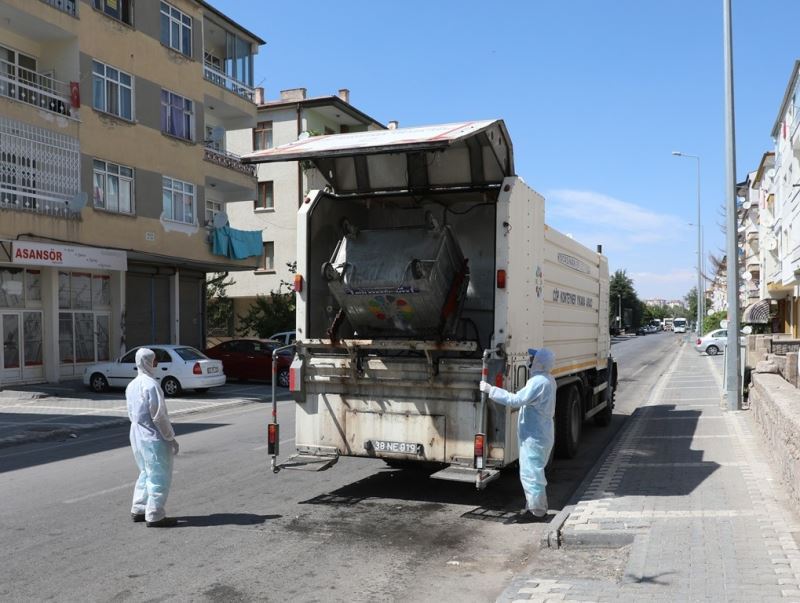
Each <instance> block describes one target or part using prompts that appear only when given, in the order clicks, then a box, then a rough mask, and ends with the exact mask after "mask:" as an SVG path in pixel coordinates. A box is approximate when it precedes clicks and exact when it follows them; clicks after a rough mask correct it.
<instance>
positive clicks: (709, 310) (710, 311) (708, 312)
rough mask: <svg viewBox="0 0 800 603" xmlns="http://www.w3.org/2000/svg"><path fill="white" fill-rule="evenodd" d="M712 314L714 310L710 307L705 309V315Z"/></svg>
mask: <svg viewBox="0 0 800 603" xmlns="http://www.w3.org/2000/svg"><path fill="white" fill-rule="evenodd" d="M713 314H714V310H712V309H711V308H709V309H708V311H706V316H712V315H713Z"/></svg>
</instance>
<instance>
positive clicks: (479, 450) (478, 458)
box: [475, 433, 486, 469]
mask: <svg viewBox="0 0 800 603" xmlns="http://www.w3.org/2000/svg"><path fill="white" fill-rule="evenodd" d="M485 452H486V435H485V434H483V433H476V434H475V468H476V469H483V466H484V454H485Z"/></svg>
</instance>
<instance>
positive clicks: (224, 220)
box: [211, 211, 228, 228]
mask: <svg viewBox="0 0 800 603" xmlns="http://www.w3.org/2000/svg"><path fill="white" fill-rule="evenodd" d="M211 223H212V224H213V225H214V228H222V227H223V226H227V225H228V214H226V213H225V212H224V211H218V212H217V213H215V214H214V219H213V220H212V221H211Z"/></svg>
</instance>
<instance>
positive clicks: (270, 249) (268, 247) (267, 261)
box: [261, 241, 275, 271]
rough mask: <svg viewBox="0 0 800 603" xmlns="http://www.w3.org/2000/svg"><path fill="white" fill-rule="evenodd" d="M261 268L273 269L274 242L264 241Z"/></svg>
mask: <svg viewBox="0 0 800 603" xmlns="http://www.w3.org/2000/svg"><path fill="white" fill-rule="evenodd" d="M261 268H262V270H269V271H273V270H275V243H274V242H273V241H268V242H266V243H264V264H263V265H262V266H261Z"/></svg>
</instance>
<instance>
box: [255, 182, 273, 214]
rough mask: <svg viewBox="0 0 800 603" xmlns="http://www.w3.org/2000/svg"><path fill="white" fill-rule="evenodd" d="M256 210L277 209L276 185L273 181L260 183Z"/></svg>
mask: <svg viewBox="0 0 800 603" xmlns="http://www.w3.org/2000/svg"><path fill="white" fill-rule="evenodd" d="M255 208H256V209H275V185H274V184H273V182H272V180H267V181H266V182H259V183H258V200H257V201H256V207H255Z"/></svg>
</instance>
